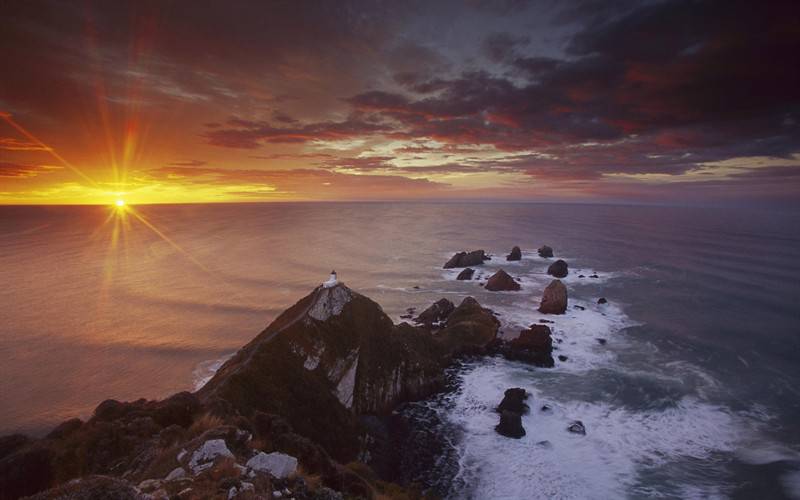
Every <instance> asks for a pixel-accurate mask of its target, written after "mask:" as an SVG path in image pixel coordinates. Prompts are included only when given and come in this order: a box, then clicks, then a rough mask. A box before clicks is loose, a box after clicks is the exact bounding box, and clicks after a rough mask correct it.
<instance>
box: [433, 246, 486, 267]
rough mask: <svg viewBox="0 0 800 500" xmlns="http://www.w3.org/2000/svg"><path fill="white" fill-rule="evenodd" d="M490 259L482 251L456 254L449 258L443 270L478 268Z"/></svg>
mask: <svg viewBox="0 0 800 500" xmlns="http://www.w3.org/2000/svg"><path fill="white" fill-rule="evenodd" d="M490 259H491V257H489V256H488V255H486V252H485V251H483V250H473V251H471V252H458V253H457V254H455V255H453V256H452V257H450V260H448V261H447V262H446V263H445V265H444V268H445V269H453V268H456V267H470V266H480V265H482V264H483V261H485V260H490Z"/></svg>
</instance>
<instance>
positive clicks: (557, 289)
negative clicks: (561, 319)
mask: <svg viewBox="0 0 800 500" xmlns="http://www.w3.org/2000/svg"><path fill="white" fill-rule="evenodd" d="M566 311H567V287H566V285H564V283H562V282H561V280H553V281H551V282H550V284H549V285H547V288H545V289H544V293H543V294H542V302H541V303H540V305H539V312H540V313H544V314H564V313H565V312H566Z"/></svg>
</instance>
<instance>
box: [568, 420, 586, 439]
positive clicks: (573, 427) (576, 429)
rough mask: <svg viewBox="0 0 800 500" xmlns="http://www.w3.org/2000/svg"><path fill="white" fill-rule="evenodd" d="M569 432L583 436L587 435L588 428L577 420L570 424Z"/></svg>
mask: <svg viewBox="0 0 800 500" xmlns="http://www.w3.org/2000/svg"><path fill="white" fill-rule="evenodd" d="M567 430H568V431H569V432H571V433H573V434H580V435H581V436H585V435H586V427H584V425H583V422H581V421H580V420H575V421H573V422H571V423H570V424H569V426H568V427H567Z"/></svg>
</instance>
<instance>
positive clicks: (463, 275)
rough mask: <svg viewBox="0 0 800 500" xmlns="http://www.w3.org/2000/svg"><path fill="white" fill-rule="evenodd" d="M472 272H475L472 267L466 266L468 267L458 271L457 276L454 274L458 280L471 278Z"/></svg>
mask: <svg viewBox="0 0 800 500" xmlns="http://www.w3.org/2000/svg"><path fill="white" fill-rule="evenodd" d="M474 274H475V270H474V269H472V268H471V267H468V268H466V269H464V270H463V271H461V272H460V273H458V276H456V279H457V280H460V281H464V280H471V279H472V276H473V275H474Z"/></svg>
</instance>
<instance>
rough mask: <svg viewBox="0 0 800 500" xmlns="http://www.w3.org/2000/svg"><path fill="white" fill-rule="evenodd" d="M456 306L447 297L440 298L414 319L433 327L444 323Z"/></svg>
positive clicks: (416, 321)
mask: <svg viewBox="0 0 800 500" xmlns="http://www.w3.org/2000/svg"><path fill="white" fill-rule="evenodd" d="M455 308H456V306H455V304H453V303H452V302H450V301H449V300H447V299H439V300H437V301H436V302H434V303H433V305H431V306H430V307H428V308H427V309H425V310H424V311H422V312H421V313H420V314H419V316H417V317H416V318H415V319H414V322H415V323H418V324H421V325H425V326H427V327H429V328H430V327H431V326H433V325H437V326H438V325H439V324H441V323H443V322H444V321H445V320H446V319H447V317H448V316H450V314H451V313H452V312H453V311H454V310H455Z"/></svg>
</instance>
